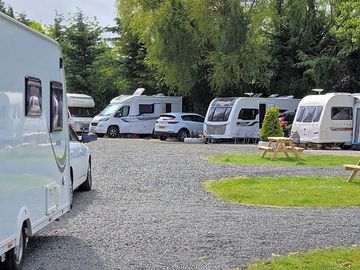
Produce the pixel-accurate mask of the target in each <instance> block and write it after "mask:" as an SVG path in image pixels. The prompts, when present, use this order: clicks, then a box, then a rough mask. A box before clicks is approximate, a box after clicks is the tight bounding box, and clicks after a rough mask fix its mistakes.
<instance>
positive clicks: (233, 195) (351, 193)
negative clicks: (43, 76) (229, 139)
mask: <svg viewBox="0 0 360 270" xmlns="http://www.w3.org/2000/svg"><path fill="white" fill-rule="evenodd" d="M346 179H347V178H346V177H315V176H300V177H289V176H286V177H251V178H230V179H222V180H218V181H214V180H209V181H206V182H205V185H204V186H205V189H206V190H207V191H208V192H211V193H213V194H214V195H215V196H216V197H217V198H219V199H220V200H223V201H227V202H232V203H238V204H243V205H258V206H279V207H360V196H359V194H360V182H359V181H356V178H355V181H354V182H352V183H349V182H347V181H346Z"/></svg>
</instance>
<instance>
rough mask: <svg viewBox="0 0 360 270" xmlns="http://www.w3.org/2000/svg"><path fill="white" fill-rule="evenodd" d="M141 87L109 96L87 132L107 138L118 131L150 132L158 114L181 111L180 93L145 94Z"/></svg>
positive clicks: (152, 130)
mask: <svg viewBox="0 0 360 270" xmlns="http://www.w3.org/2000/svg"><path fill="white" fill-rule="evenodd" d="M144 91H145V89H144V88H138V89H137V90H136V91H135V92H134V94H133V95H130V96H126V95H124V96H118V97H116V98H113V99H112V100H111V102H110V104H109V105H108V106H107V107H106V108H105V109H104V110H103V111H102V112H100V113H99V115H97V116H95V117H94V119H93V121H92V122H91V124H90V132H92V133H95V134H96V135H98V137H102V136H104V135H107V136H108V137H110V138H115V137H117V136H119V134H153V132H154V128H155V122H156V119H157V118H159V117H160V115H161V114H163V113H168V112H181V111H182V97H170V96H164V95H162V94H159V95H155V96H145V95H142V93H143V92H144Z"/></svg>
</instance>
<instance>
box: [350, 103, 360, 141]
mask: <svg viewBox="0 0 360 270" xmlns="http://www.w3.org/2000/svg"><path fill="white" fill-rule="evenodd" d="M353 121H354V122H353V123H354V124H353V140H352V143H353V144H356V145H359V146H360V103H356V104H355V106H354V120H353Z"/></svg>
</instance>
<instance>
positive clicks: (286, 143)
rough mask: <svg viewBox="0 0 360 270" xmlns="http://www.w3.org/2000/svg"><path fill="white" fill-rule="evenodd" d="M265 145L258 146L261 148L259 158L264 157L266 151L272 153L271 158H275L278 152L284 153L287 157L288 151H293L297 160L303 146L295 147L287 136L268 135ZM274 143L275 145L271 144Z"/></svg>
mask: <svg viewBox="0 0 360 270" xmlns="http://www.w3.org/2000/svg"><path fill="white" fill-rule="evenodd" d="M268 140H269V142H268V144H267V146H259V149H260V150H263V153H262V155H261V158H264V157H265V156H266V154H267V153H272V157H271V160H274V159H275V158H276V155H277V154H278V153H280V152H282V153H284V154H285V156H286V157H287V158H289V152H292V153H294V155H295V157H296V159H297V160H299V159H300V154H299V153H301V152H302V151H304V148H301V147H295V145H294V143H293V140H292V138H288V137H268ZM274 144H275V146H273V145H274Z"/></svg>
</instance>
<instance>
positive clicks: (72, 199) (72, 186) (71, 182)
mask: <svg viewBox="0 0 360 270" xmlns="http://www.w3.org/2000/svg"><path fill="white" fill-rule="evenodd" d="M69 189H70V194H69V203H70V209H71V208H73V202H74V183H73V174H72V171H71V179H70V186H69Z"/></svg>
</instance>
